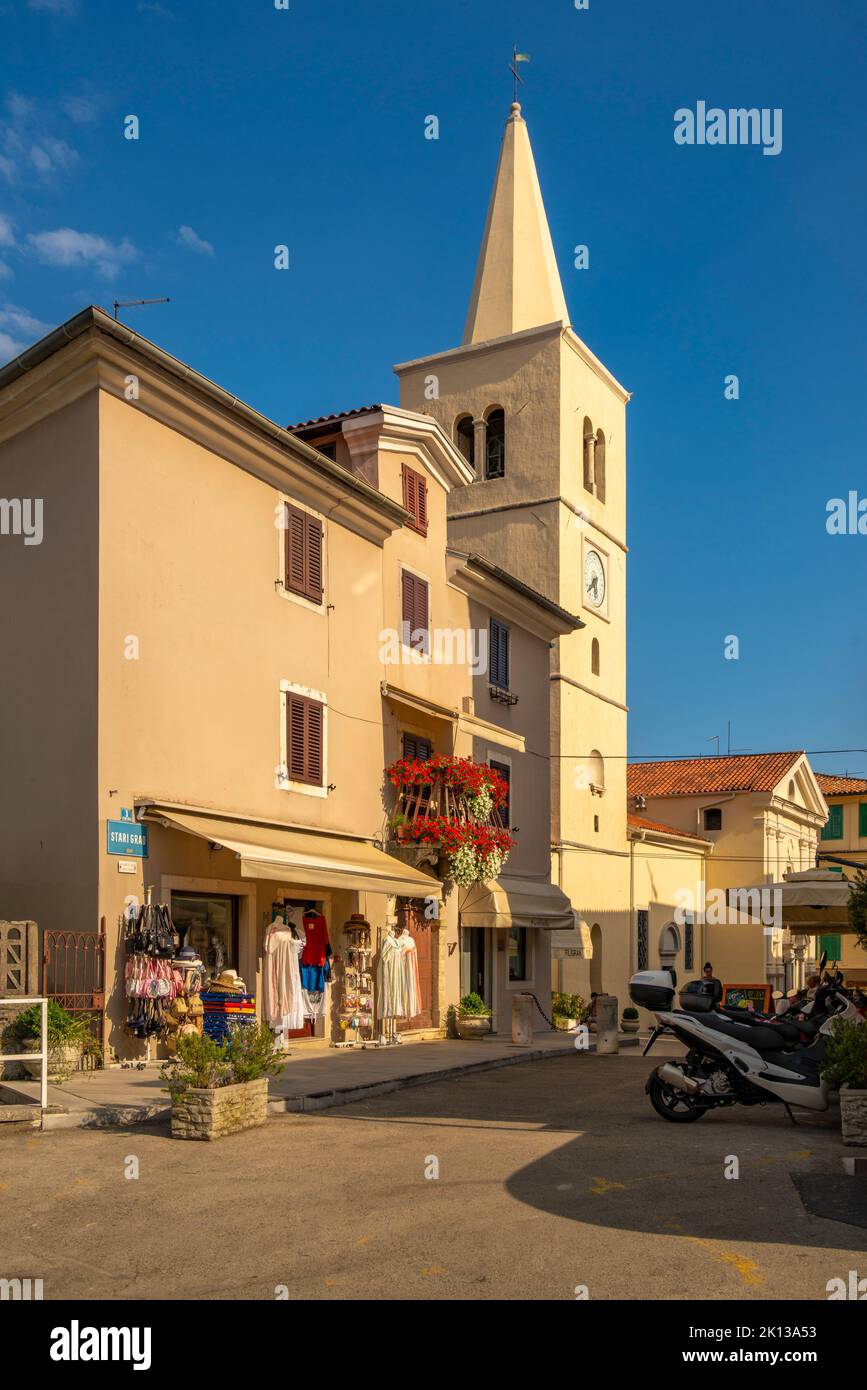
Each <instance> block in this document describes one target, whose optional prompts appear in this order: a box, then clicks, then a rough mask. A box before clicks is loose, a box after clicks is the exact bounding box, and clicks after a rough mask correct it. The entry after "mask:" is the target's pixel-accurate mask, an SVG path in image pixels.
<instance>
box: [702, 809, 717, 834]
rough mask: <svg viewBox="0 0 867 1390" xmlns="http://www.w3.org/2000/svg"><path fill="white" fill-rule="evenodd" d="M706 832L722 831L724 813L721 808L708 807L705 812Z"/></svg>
mask: <svg viewBox="0 0 867 1390" xmlns="http://www.w3.org/2000/svg"><path fill="white" fill-rule="evenodd" d="M703 823H704V828H705V830H722V811H721V810H720V808H719V806H706V807H705V810H704V821H703Z"/></svg>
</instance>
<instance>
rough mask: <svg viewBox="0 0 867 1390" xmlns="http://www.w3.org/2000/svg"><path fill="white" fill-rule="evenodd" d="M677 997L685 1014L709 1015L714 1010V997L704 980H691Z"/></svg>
mask: <svg viewBox="0 0 867 1390" xmlns="http://www.w3.org/2000/svg"><path fill="white" fill-rule="evenodd" d="M677 997H678V999H679V1000H680V1007H681V1008H682V1009H683V1011H684V1013H688V1014H709V1013H710V1012H711V1010H712V1009H713V995H712V993H711V991H710V990H709V989H708V988H707V985H706V983H705V981H704V980H690V982H689V984H688V985H684V987H683V989H682V990H681V991H680V994H679V995H678V996H677Z"/></svg>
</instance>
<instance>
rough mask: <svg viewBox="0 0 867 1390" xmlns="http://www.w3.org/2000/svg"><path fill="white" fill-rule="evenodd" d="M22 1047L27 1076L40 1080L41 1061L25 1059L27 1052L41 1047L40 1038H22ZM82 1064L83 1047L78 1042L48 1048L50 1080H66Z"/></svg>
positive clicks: (22, 1061) (35, 1050)
mask: <svg viewBox="0 0 867 1390" xmlns="http://www.w3.org/2000/svg"><path fill="white" fill-rule="evenodd" d="M19 1047H20V1048H21V1053H22V1056H21V1066H22V1068H23V1070H24V1074H25V1076H30V1077H32V1078H33V1080H35V1081H38V1080H39V1078H40V1077H41V1075H42V1063H41V1062H27V1061H25V1054H26V1053H28V1052H38V1051H39V1047H40V1040H39V1038H22V1040H21V1042H20V1043H19ZM80 1065H81V1048H80V1047H79V1045H78V1044H77V1043H75V1044H69V1043H64V1044H62V1045H61V1046H60V1047H49V1049H48V1080H49V1081H54V1082H56V1081H66V1080H68V1079H69V1077H70V1076H71V1075H72V1073H73V1072H74V1071H77V1070H78V1068H79V1066H80Z"/></svg>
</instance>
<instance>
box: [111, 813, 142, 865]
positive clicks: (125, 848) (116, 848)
mask: <svg viewBox="0 0 867 1390" xmlns="http://www.w3.org/2000/svg"><path fill="white" fill-rule="evenodd" d="M106 831H107V838H108V845H107V849H108V853H109V854H128V855H131V856H132V857H133V858H135V859H147V855H148V828H147V826H146V825H135V824H132V825H130V824H129V822H128V821H122V820H110V821H108V823H107V825H106Z"/></svg>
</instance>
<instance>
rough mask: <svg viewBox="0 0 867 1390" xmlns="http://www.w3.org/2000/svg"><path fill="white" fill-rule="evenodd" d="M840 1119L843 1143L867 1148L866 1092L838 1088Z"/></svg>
mask: <svg viewBox="0 0 867 1390" xmlns="http://www.w3.org/2000/svg"><path fill="white" fill-rule="evenodd" d="M861 1026H862V1027H864V1026H865V1025H864V1024H862V1025H861ZM840 1119H841V1122H842V1127H843V1143H844V1144H849V1145H851V1146H852V1147H853V1148H865V1147H867V1091H856V1090H855V1089H854V1088H853V1087H852V1086H841V1087H840Z"/></svg>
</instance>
